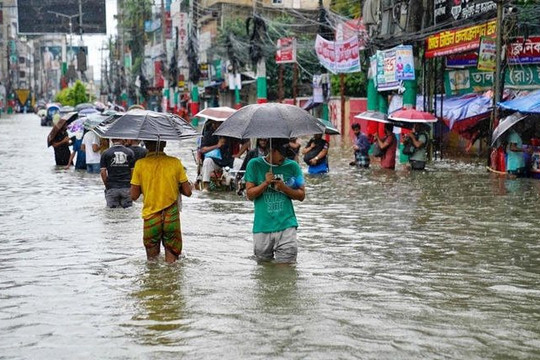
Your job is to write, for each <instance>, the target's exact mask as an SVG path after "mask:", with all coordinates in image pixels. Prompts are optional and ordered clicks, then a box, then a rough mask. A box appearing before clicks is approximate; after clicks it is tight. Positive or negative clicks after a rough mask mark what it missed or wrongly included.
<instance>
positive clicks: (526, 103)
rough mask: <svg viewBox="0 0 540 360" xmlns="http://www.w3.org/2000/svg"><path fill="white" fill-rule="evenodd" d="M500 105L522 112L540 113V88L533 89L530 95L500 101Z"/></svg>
mask: <svg viewBox="0 0 540 360" xmlns="http://www.w3.org/2000/svg"><path fill="white" fill-rule="evenodd" d="M499 106H500V107H501V108H503V109H506V110H513V111H519V112H521V113H531V114H540V90H536V91H533V92H531V93H529V94H528V95H525V96H521V97H518V98H516V99H512V100H508V101H504V102H500V103H499Z"/></svg>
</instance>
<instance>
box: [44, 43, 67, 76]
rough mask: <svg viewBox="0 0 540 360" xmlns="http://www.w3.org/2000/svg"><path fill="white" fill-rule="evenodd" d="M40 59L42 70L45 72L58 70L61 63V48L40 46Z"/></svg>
mask: <svg viewBox="0 0 540 360" xmlns="http://www.w3.org/2000/svg"><path fill="white" fill-rule="evenodd" d="M41 58H42V59H43V68H44V69H45V70H60V64H61V63H62V47H61V46H42V47H41Z"/></svg>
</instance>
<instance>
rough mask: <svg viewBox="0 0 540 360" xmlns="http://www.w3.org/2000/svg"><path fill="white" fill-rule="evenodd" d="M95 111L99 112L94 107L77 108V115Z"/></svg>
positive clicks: (94, 112)
mask: <svg viewBox="0 0 540 360" xmlns="http://www.w3.org/2000/svg"><path fill="white" fill-rule="evenodd" d="M97 113H99V111H97V110H96V109H95V108H84V109H82V110H79V115H89V114H97Z"/></svg>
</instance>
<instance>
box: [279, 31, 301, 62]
mask: <svg viewBox="0 0 540 360" xmlns="http://www.w3.org/2000/svg"><path fill="white" fill-rule="evenodd" d="M295 62H296V39H295V38H292V37H287V38H281V39H278V41H277V51H276V64H288V63H295Z"/></svg>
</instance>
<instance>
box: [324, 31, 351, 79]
mask: <svg viewBox="0 0 540 360" xmlns="http://www.w3.org/2000/svg"><path fill="white" fill-rule="evenodd" d="M315 52H316V53H317V57H318V58H319V62H320V63H321V65H323V66H324V67H325V68H326V69H328V70H329V71H330V72H332V73H333V74H338V73H353V72H358V71H360V53H359V47H358V36H353V37H351V38H349V39H347V40H344V41H328V40H326V39H325V38H323V37H322V36H320V35H317V40H316V41H315Z"/></svg>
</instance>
